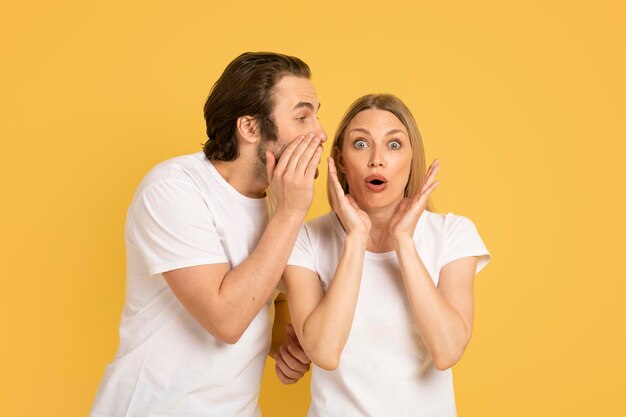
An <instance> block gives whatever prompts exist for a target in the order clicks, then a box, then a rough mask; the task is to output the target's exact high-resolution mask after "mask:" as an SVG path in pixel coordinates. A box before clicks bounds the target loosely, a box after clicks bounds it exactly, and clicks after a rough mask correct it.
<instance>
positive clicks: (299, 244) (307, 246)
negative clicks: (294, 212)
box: [287, 224, 315, 271]
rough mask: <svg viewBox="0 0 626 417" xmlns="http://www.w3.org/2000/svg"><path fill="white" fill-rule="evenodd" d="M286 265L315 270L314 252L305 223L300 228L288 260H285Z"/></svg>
mask: <svg viewBox="0 0 626 417" xmlns="http://www.w3.org/2000/svg"><path fill="white" fill-rule="evenodd" d="M287 265H293V266H300V267H302V268H306V269H310V270H311V271H315V252H314V250H313V244H312V242H311V236H310V234H309V230H308V227H307V225H306V224H304V225H302V227H301V228H300V232H299V233H298V238H297V239H296V244H295V245H294V247H293V251H292V252H291V256H290V257H289V261H287Z"/></svg>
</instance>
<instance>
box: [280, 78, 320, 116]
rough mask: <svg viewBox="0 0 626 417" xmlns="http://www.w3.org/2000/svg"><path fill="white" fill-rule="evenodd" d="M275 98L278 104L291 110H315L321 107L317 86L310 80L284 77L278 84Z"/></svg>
mask: <svg viewBox="0 0 626 417" xmlns="http://www.w3.org/2000/svg"><path fill="white" fill-rule="evenodd" d="M275 98H276V99H277V103H276V104H278V105H281V107H283V106H284V107H288V108H289V109H291V110H296V109H299V108H303V107H309V108H311V109H313V110H315V109H318V108H319V106H320V104H319V100H318V99H317V92H316V91H315V86H314V85H313V83H312V82H311V80H309V79H308V78H302V77H295V76H289V75H286V76H284V77H283V78H281V80H280V81H279V82H278V83H277V84H276V87H275Z"/></svg>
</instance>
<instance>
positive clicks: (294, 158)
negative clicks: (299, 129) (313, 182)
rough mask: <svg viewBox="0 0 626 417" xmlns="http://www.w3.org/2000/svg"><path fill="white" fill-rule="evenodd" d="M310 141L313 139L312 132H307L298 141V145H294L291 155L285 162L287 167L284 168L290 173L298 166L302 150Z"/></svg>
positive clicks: (304, 149)
mask: <svg viewBox="0 0 626 417" xmlns="http://www.w3.org/2000/svg"><path fill="white" fill-rule="evenodd" d="M312 141H313V133H308V134H307V135H306V136H305V137H304V139H302V140H301V141H300V143H299V144H298V146H296V147H295V149H294V150H293V152H292V154H291V156H290V157H289V162H288V163H287V168H286V170H287V171H289V172H291V173H295V172H296V169H297V168H298V161H299V160H300V158H301V157H302V154H303V153H304V151H306V149H307V148H308V147H309V146H310V144H311V142H312Z"/></svg>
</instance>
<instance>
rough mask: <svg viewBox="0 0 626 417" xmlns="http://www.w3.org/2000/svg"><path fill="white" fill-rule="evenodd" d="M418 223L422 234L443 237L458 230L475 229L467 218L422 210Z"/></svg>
mask: <svg viewBox="0 0 626 417" xmlns="http://www.w3.org/2000/svg"><path fill="white" fill-rule="evenodd" d="M419 223H420V226H421V228H420V230H421V231H422V232H425V233H434V234H437V235H444V236H449V235H450V234H452V233H454V232H455V231H458V230H466V229H468V228H469V229H472V228H474V229H475V226H474V223H473V222H472V221H471V220H470V219H469V218H467V217H465V216H461V215H458V214H455V213H451V212H449V213H445V214H443V213H433V212H430V211H428V210H424V213H423V214H422V217H421V218H420V221H419Z"/></svg>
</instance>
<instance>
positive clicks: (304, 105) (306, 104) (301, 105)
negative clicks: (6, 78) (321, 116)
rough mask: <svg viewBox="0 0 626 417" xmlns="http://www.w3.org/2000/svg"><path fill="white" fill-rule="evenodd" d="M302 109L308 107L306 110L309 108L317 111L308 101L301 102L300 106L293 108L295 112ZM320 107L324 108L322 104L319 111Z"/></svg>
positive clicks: (318, 106)
mask: <svg viewBox="0 0 626 417" xmlns="http://www.w3.org/2000/svg"><path fill="white" fill-rule="evenodd" d="M302 107H306V108H309V109H311V110H315V108H314V107H313V105H312V104H311V103H309V102H308V101H301V102H299V103H298V104H296V105H295V106H293V110H298V109H301V108H302ZM320 107H322V103H320V104H318V105H317V111H319V110H320Z"/></svg>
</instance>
